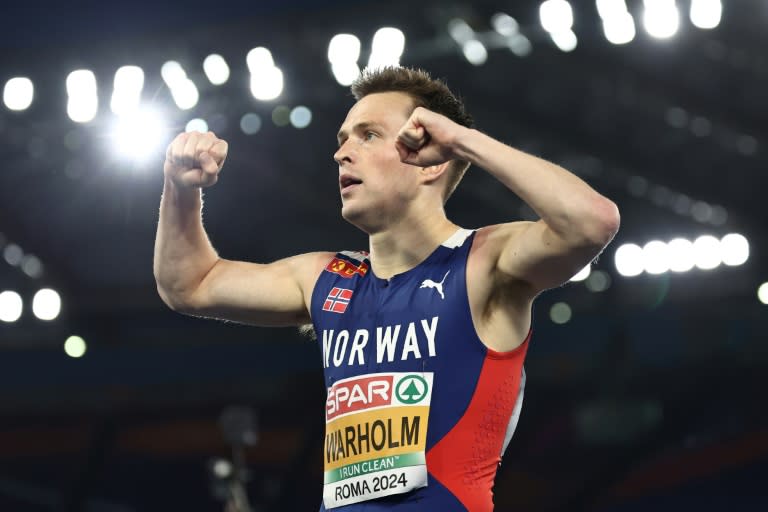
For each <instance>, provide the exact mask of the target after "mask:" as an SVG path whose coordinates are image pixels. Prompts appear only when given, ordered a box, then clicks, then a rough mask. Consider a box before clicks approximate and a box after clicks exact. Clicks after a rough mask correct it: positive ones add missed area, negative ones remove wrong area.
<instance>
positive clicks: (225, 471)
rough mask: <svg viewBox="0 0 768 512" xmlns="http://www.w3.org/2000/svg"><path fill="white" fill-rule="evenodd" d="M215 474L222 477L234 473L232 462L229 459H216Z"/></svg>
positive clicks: (214, 464)
mask: <svg viewBox="0 0 768 512" xmlns="http://www.w3.org/2000/svg"><path fill="white" fill-rule="evenodd" d="M213 474H214V475H216V476H217V477H218V478H222V479H223V478H227V477H229V475H231V474H232V464H230V462H229V461H228V460H224V459H218V460H216V462H214V463H213Z"/></svg>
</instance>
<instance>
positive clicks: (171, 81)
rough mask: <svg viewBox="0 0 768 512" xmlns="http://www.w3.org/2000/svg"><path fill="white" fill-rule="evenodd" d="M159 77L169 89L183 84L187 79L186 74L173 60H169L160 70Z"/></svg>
mask: <svg viewBox="0 0 768 512" xmlns="http://www.w3.org/2000/svg"><path fill="white" fill-rule="evenodd" d="M160 76H161V77H163V82H165V85H167V86H168V87H169V88H173V87H174V86H176V84H178V83H180V82H183V81H184V80H186V79H187V73H186V72H185V71H184V68H182V67H181V64H179V63H178V62H176V61H175V60H169V61H168V62H166V63H165V64H163V66H162V67H161V68H160Z"/></svg>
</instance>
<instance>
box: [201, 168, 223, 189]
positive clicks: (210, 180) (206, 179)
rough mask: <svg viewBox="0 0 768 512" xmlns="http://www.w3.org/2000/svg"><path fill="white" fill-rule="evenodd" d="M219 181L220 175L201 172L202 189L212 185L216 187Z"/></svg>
mask: <svg viewBox="0 0 768 512" xmlns="http://www.w3.org/2000/svg"><path fill="white" fill-rule="evenodd" d="M217 181H219V174H218V173H215V172H214V173H208V172H204V171H201V172H200V186H201V187H203V188H205V187H210V186H212V185H215V184H216V182H217Z"/></svg>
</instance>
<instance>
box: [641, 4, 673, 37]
mask: <svg viewBox="0 0 768 512" xmlns="http://www.w3.org/2000/svg"><path fill="white" fill-rule="evenodd" d="M643 5H644V7H645V9H644V11H643V24H644V25H645V30H646V31H647V32H648V34H650V35H651V36H652V37H655V38H657V39H668V38H670V37H672V36H674V35H675V34H676V33H677V30H678V28H679V27H680V12H679V11H678V9H677V5H676V4H675V0H643Z"/></svg>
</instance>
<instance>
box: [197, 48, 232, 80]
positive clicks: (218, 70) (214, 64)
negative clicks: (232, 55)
mask: <svg viewBox="0 0 768 512" xmlns="http://www.w3.org/2000/svg"><path fill="white" fill-rule="evenodd" d="M203 71H204V72H205V76H207V77H208V81H210V82H211V83H212V84H213V85H221V84H224V83H226V82H227V80H229V65H227V61H226V60H224V57H222V56H221V55H219V54H216V53H213V54H211V55H209V56H207V57H206V58H205V60H204V61H203Z"/></svg>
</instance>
